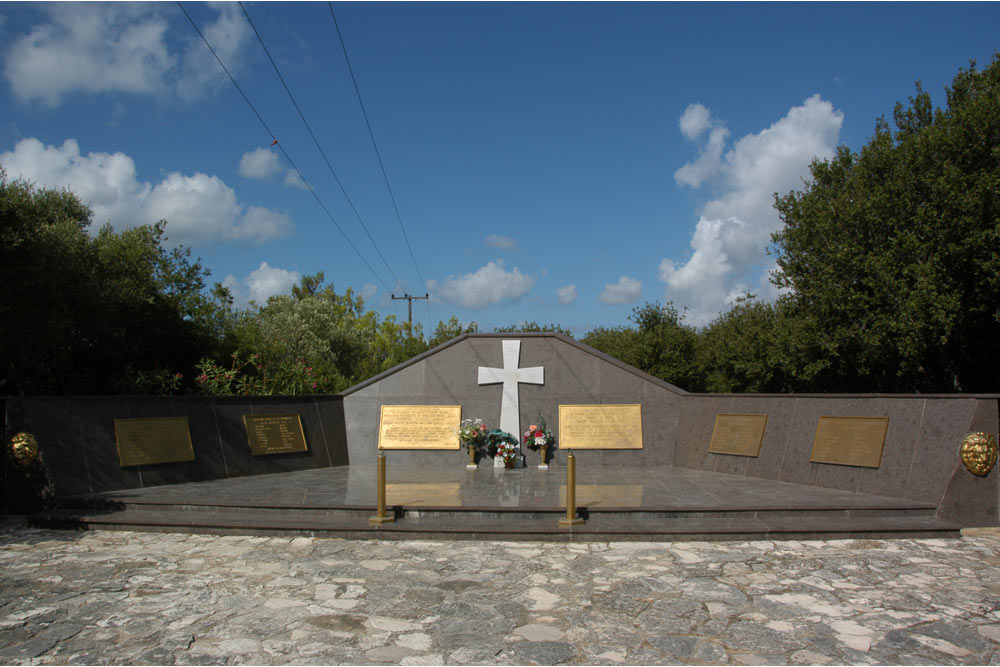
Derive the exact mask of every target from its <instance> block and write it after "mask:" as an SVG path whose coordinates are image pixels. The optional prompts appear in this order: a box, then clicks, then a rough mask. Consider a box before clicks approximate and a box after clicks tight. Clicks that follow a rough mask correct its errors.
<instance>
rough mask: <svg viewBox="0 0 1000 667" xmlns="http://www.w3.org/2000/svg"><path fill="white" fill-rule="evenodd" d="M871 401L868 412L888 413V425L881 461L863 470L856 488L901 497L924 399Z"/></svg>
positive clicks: (914, 446) (924, 402)
mask: <svg viewBox="0 0 1000 667" xmlns="http://www.w3.org/2000/svg"><path fill="white" fill-rule="evenodd" d="M871 403H872V408H871V409H872V412H873V415H872V416H883V415H884V416H888V417H889V428H888V430H887V432H886V438H885V447H884V448H883V450H882V463H881V465H880V466H879V467H878V469H866V470H864V472H863V473H862V475H861V484H860V486H858V487H857V490H858V491H861V492H862V493H874V494H878V495H882V496H893V497H896V498H902V497H904V496H905V494H906V488H907V485H908V483H909V477H910V472H911V470H912V469H913V461H914V458H915V455H916V447H917V443H918V442H919V440H920V430H921V418H922V416H923V413H924V410H925V408H926V401H921V400H913V399H891V398H877V399H874V400H873V401H872V402H871Z"/></svg>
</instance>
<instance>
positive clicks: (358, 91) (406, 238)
mask: <svg viewBox="0 0 1000 667" xmlns="http://www.w3.org/2000/svg"><path fill="white" fill-rule="evenodd" d="M326 4H327V6H328V7H329V8H330V17H331V18H332V19H333V27H334V28H336V29H337V38H338V39H339V40H340V48H341V49H342V50H343V51H344V60H345V61H346V62H347V71H348V72H350V73H351V81H352V82H353V83H354V92H355V93H356V94H357V96H358V104H359V105H360V106H361V114H362V115H363V116H364V118H365V125H366V126H367V127H368V136H369V137H371V140H372V148H374V149H375V157H377V158H378V166H379V169H381V170H382V178H383V179H384V180H385V188H386V190H388V191H389V199H390V200H392V208H393V210H394V211H395V212H396V220H398V221H399V229H400V230H401V231H402V232H403V240H404V241H406V248H407V250H409V252H410V260H411V261H412V262H413V268H414V269H416V271H417V277H418V278H420V284H421V285H422V286H423V288H424V292H427V283H425V282H424V277H423V276H422V275H421V274H420V267H419V266H417V258H416V257H414V255H413V246H411V245H410V237H409V236H407V234H406V227H404V226H403V218H402V216H401V215H400V214H399V206H398V205H397V204H396V196H395V195H394V194H393V192H392V186H391V185H389V175H388V174H387V173H386V171H385V165H384V164H383V163H382V154H381V153H380V152H379V150H378V144H377V143H376V142H375V132H374V131H372V124H371V122H370V121H369V120H368V112H367V111H366V110H365V103H364V100H362V99H361V89H360V88H359V87H358V79H357V77H355V76H354V68H353V67H351V59H350V57H348V55H347V46H346V45H345V44H344V36H343V35H342V34H341V33H340V25H339V24H338V23H337V15H336V14H335V13H334V12H333V3H332V2H330V0H327V3H326ZM430 323H431V302H430V299H428V300H427V326H428V333H429V332H430Z"/></svg>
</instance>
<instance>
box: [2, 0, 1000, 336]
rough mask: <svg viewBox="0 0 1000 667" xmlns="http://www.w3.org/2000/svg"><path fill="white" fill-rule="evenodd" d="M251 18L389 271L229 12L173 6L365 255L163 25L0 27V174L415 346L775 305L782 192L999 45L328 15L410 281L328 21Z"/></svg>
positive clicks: (548, 20)
mask: <svg viewBox="0 0 1000 667" xmlns="http://www.w3.org/2000/svg"><path fill="white" fill-rule="evenodd" d="M245 6H246V9H247V11H248V13H249V15H250V18H251V19H252V20H253V22H254V25H256V27H257V30H258V31H259V32H260V35H261V37H262V38H263V41H264V44H265V45H266V47H267V48H268V50H269V51H270V53H271V56H272V57H273V58H274V60H275V62H276V63H277V65H278V68H279V70H280V71H281V74H282V76H283V77H284V78H285V80H286V82H287V83H288V86H289V88H290V89H291V91H292V93H293V95H294V96H295V99H296V101H297V103H298V105H299V107H300V108H301V110H302V112H303V114H304V115H305V117H306V120H307V121H308V122H309V124H310V126H311V127H312V130H313V132H314V133H315V135H316V137H317V139H318V140H319V144H320V146H321V147H322V149H323V151H324V152H325V153H326V156H327V158H328V159H329V161H330V163H331V165H332V166H333V169H334V171H335V173H336V174H337V177H338V178H339V179H340V181H341V183H342V184H343V186H344V189H345V190H346V192H347V194H348V195H349V197H350V199H351V201H352V202H353V204H354V207H355V208H356V210H357V211H358V213H359V214H360V218H361V220H363V222H364V225H365V226H366V227H367V229H368V233H370V235H371V237H372V238H373V239H374V240H375V244H377V249H376V246H375V245H373V243H372V242H371V241H370V240H369V238H368V236H367V235H366V233H365V231H364V230H363V229H362V226H361V224H360V223H359V221H358V217H357V216H355V214H354V212H353V211H352V209H351V207H350V205H349V204H348V203H347V201H346V199H345V197H344V195H343V194H342V192H341V190H340V188H339V187H338V186H337V184H336V183H335V181H334V179H333V177H332V176H331V174H330V170H329V169H328V168H327V166H326V165H325V163H324V161H323V158H322V156H321V155H320V153H319V152H318V151H317V149H316V147H315V145H314V144H313V142H312V139H311V138H310V137H309V135H308V133H307V131H306V129H305V127H304V126H303V124H302V121H301V119H300V118H299V115H298V113H297V112H296V111H295V108H294V107H293V106H292V104H291V102H290V101H289V99H288V97H287V95H286V93H285V91H284V89H283V88H282V86H281V83H280V81H279V80H278V78H277V76H276V74H275V72H274V69H273V68H272V66H271V64H270V62H269V61H268V59H267V56H266V55H265V53H264V51H263V49H262V47H261V44H260V42H259V41H258V40H257V37H256V35H255V34H254V32H253V30H252V28H251V27H250V25H249V24H248V23H247V21H246V18H245V17H244V15H243V11H242V10H241V9H240V6H239V5H238V4H211V5H209V4H201V3H185V4H184V7H185V9H187V11H188V12H189V13H190V15H191V16H192V18H193V19H194V20H195V22H196V23H197V24H198V26H199V27H200V28H201V30H202V31H203V32H204V33H205V35H206V36H207V37H208V39H209V41H210V42H211V43H212V46H213V47H214V48H215V49H216V51H217V52H218V53H219V55H220V57H221V58H222V59H223V61H224V62H225V64H226V66H227V67H228V68H229V69H230V71H231V72H232V73H233V74H234V76H235V77H236V80H237V81H238V83H239V85H240V86H241V87H242V88H243V90H244V92H245V93H246V95H247V96H248V98H249V99H250V101H251V102H252V103H253V105H254V107H255V108H256V109H257V111H258V112H259V113H260V115H261V117H262V118H263V119H264V121H265V122H266V124H267V126H268V127H269V128H270V129H271V131H272V132H273V133H274V136H275V137H277V139H278V141H279V142H280V147H281V148H283V149H284V151H286V152H287V154H288V156H290V157H291V159H292V160H293V161H294V163H295V165H296V166H298V167H299V169H300V170H301V173H302V174H303V175H304V177H305V179H306V180H307V181H308V182H309V184H311V185H312V187H313V189H314V191H315V192H316V194H317V195H318V197H319V199H320V200H321V201H322V202H323V205H324V206H326V207H327V209H328V210H329V211H330V213H331V215H332V217H333V218H334V219H335V220H336V222H337V224H339V226H340V228H341V229H343V232H344V233H346V235H347V237H349V238H350V242H351V243H353V245H354V246H355V247H356V248H357V250H358V251H359V252H357V253H356V252H355V251H354V250H353V249H352V248H351V246H350V245H349V244H348V242H347V241H345V238H344V234H342V233H341V231H340V230H339V229H338V227H337V226H336V225H335V224H334V222H332V221H331V219H330V217H328V216H327V214H326V213H325V212H324V210H323V208H322V207H321V206H320V205H319V204H318V203H317V201H316V199H315V198H314V197H313V196H312V194H310V192H309V190H307V189H305V188H304V187H303V184H302V183H301V181H299V180H298V178H297V176H296V175H295V173H294V172H293V171H291V167H290V165H289V163H288V162H287V161H286V160H285V157H284V155H283V154H282V153H281V152H280V151H279V150H278V147H275V146H272V145H271V144H272V138H271V135H269V134H268V132H267V131H266V130H265V129H264V128H263V127H262V125H261V123H260V122H259V121H258V120H257V118H256V117H255V116H254V114H253V112H252V111H251V110H250V108H249V107H248V106H247V104H246V103H245V102H244V101H243V98H242V97H240V95H239V93H238V92H237V91H236V89H235V88H234V87H233V85H232V84H231V83H230V81H229V80H228V79H227V78H226V76H225V74H224V73H223V72H222V70H221V69H220V68H219V66H218V64H217V63H216V62H215V60H214V59H213V58H212V56H211V54H210V53H209V52H208V50H207V48H206V47H205V45H204V43H203V42H202V41H201V39H200V38H199V37H198V36H197V34H196V33H195V32H194V30H193V29H192V27H191V25H190V24H189V23H188V21H187V19H186V18H185V16H184V14H183V13H182V12H181V10H180V9H179V8H178V6H177V5H176V4H175V3H154V4H145V3H139V4H124V3H122V4H117V3H116V4H96V3H67V4H62V3H31V4H18V3H4V4H0V44H2V45H3V46H2V47H0V54H2V59H3V63H2V68H3V72H2V74H3V76H2V82H0V108H2V109H3V110H4V113H3V114H2V116H0V164H3V166H4V167H5V168H6V170H7V172H8V175H9V176H10V177H21V176H23V177H26V178H28V179H30V180H32V181H34V182H35V183H37V184H38V185H42V186H49V187H62V186H67V187H70V188H72V189H73V190H74V191H75V192H77V193H78V194H79V195H80V196H81V197H82V198H83V199H84V200H85V201H86V202H87V203H89V204H90V205H91V206H92V208H93V209H94V211H95V230H96V227H97V226H98V225H100V224H101V223H103V222H106V221H109V220H110V222H111V223H112V224H113V225H114V226H116V227H118V228H121V227H124V226H128V225H134V224H142V223H146V222H153V221H155V220H157V219H160V218H165V219H167V220H168V224H167V234H168V237H169V242H170V243H171V244H177V243H182V244H185V245H187V246H189V247H191V248H192V249H193V254H194V255H195V256H198V257H201V258H202V260H203V262H204V264H205V265H206V266H207V267H208V268H209V269H211V271H212V277H211V281H222V282H224V283H225V284H227V285H229V286H230V287H231V289H232V290H233V291H234V293H235V294H236V295H237V299H238V300H239V301H240V302H242V303H245V302H246V300H247V299H251V298H255V299H257V300H258V301H262V300H264V299H266V298H267V296H269V295H271V294H276V293H284V292H287V291H289V289H290V287H291V285H292V284H293V283H295V282H297V280H298V278H300V277H301V276H303V275H308V274H312V273H315V272H317V271H323V272H324V273H325V275H326V279H327V282H328V283H332V284H333V285H334V286H335V288H336V289H337V290H338V291H340V292H342V291H343V290H344V289H346V288H347V287H351V288H353V289H354V290H355V292H357V293H361V294H363V295H364V296H365V297H366V302H367V303H368V305H369V306H370V307H371V308H374V309H376V310H378V311H379V312H380V313H382V314H383V315H391V314H395V315H397V317H399V318H400V319H405V318H406V302H405V301H393V300H391V299H390V298H389V295H390V293H393V292H394V293H395V294H396V295H397V296H398V295H401V294H403V293H409V294H417V295H422V294H424V293H425V291H427V292H429V293H430V296H431V298H430V300H429V302H423V301H418V302H415V303H414V320H415V321H417V322H420V323H422V325H423V326H424V329H425V330H427V329H428V328H430V329H433V327H434V325H435V324H436V323H437V322H438V321H439V320H446V319H448V318H449V317H450V316H451V315H456V316H457V317H458V318H459V320H460V321H462V322H463V323H465V322H469V321H471V320H475V321H477V322H478V323H479V324H480V328H481V329H482V330H490V329H492V327H494V326H506V325H510V324H513V323H518V322H523V321H531V320H535V321H538V322H540V323H548V322H555V323H558V324H561V325H562V326H564V327H567V328H569V329H571V330H572V331H573V332H574V333H575V334H577V335H581V334H583V333H585V332H587V331H589V330H590V329H592V328H594V327H596V326H616V325H620V324H626V323H627V318H628V316H629V314H630V313H631V311H632V309H633V308H634V307H636V306H638V305H641V304H642V303H643V302H647V301H656V300H659V301H661V302H663V301H668V300H670V301H673V302H674V304H675V305H676V306H678V307H679V308H686V309H687V318H688V322H690V323H692V324H695V325H703V324H706V323H707V322H709V321H711V319H713V318H714V317H715V316H716V315H718V314H719V313H720V312H722V311H724V310H725V309H726V307H727V304H728V303H729V302H730V301H731V299H732V298H733V297H734V296H735V295H738V294H740V293H742V292H743V291H746V290H749V291H752V292H755V293H757V294H759V295H761V296H763V297H765V298H770V297H773V293H772V291H771V288H770V287H769V285H768V283H767V280H766V274H767V271H768V269H769V268H770V267H771V265H772V263H773V258H771V257H768V255H767V254H766V247H767V245H768V242H769V237H770V233H771V232H772V231H773V230H774V229H776V228H777V226H778V225H779V220H778V218H777V215H776V214H775V213H774V211H773V208H772V206H771V204H772V201H773V196H772V195H773V193H774V192H781V193H784V192H787V191H789V190H790V189H793V188H798V187H801V183H802V179H803V178H804V177H806V176H807V174H808V164H809V162H810V160H811V159H812V157H813V156H821V157H825V156H829V155H831V154H832V153H833V151H834V148H835V147H836V146H837V145H842V144H843V145H847V146H849V147H851V148H852V149H854V150H857V149H859V148H860V147H861V146H862V145H863V144H864V143H865V141H866V140H867V139H868V138H869V137H870V136H871V134H872V131H873V128H874V124H875V120H876V118H877V117H878V116H880V115H885V116H887V117H890V118H891V114H892V108H893V105H894V104H895V103H896V102H897V101H905V100H906V99H907V98H908V97H909V96H910V95H912V94H913V92H914V82H915V81H916V80H917V79H920V80H921V81H922V82H923V85H924V88H925V89H926V90H928V91H929V92H930V93H931V94H932V96H933V98H934V101H935V103H936V104H943V103H944V99H943V98H944V95H943V88H944V86H945V85H947V84H948V83H949V82H950V81H951V79H952V78H953V77H954V75H955V74H956V73H957V71H958V69H959V68H961V67H966V66H968V64H969V61H970V60H973V59H975V60H977V61H978V62H979V64H980V65H981V66H984V65H986V64H987V63H988V62H989V61H990V59H991V58H992V56H993V53H994V52H995V51H996V50H997V49H998V48H1000V40H998V39H997V35H998V34H1000V4H997V3H817V4H807V3H803V4H799V3H774V4H758V3H731V4H730V3H727V4H715V3H636V4H633V3H570V2H567V3H502V2H497V3H388V2H387V3H334V11H335V12H336V15H337V20H338V22H339V24H340V28H341V31H342V32H343V36H344V40H345V42H346V46H347V50H348V55H349V56H350V59H351V65H352V66H353V69H354V73H355V75H356V76H357V80H358V85H359V87H360V90H361V93H362V97H363V100H364V104H365V107H366V109H367V112H368V116H369V119H370V121H371V125H372V128H373V130H374V133H375V139H376V141H377V143H378V147H379V150H380V152H381V156H382V159H383V162H384V165H385V168H386V172H387V174H388V178H389V182H390V184H391V186H392V191H393V193H394V195H395V199H396V203H397V204H398V210H399V214H400V218H401V220H402V228H403V229H405V233H406V236H407V237H408V239H409V243H410V248H412V255H413V257H412V258H411V254H410V249H409V248H408V247H407V244H406V241H405V239H404V235H403V232H402V230H401V225H400V222H399V220H397V218H396V214H395V212H394V210H393V205H392V202H391V200H390V198H389V195H388V192H387V189H386V186H385V182H384V180H383V176H382V173H381V171H380V170H379V166H378V162H377V159H376V157H375V153H374V151H373V149H372V145H371V140H370V138H369V136H368V132H367V129H366V127H365V122H364V118H363V116H362V114H361V110H360V107H359V105H358V101H357V98H356V96H355V92H354V86H353V84H352V82H351V78H350V74H349V72H348V69H347V66H346V64H345V60H344V55H343V52H342V50H341V47H340V42H339V40H338V38H337V33H336V30H335V28H334V25H333V21H332V19H331V16H330V10H329V8H328V5H327V4H326V3H280V4H279V3H247V4H246V5H245ZM379 253H381V254H379ZM359 254H360V257H359ZM362 258H363V259H362ZM383 258H384V260H385V261H383ZM414 260H415V261H414Z"/></svg>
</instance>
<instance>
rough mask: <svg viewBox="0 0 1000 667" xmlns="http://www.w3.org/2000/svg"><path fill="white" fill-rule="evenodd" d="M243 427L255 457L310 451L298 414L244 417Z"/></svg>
mask: <svg viewBox="0 0 1000 667" xmlns="http://www.w3.org/2000/svg"><path fill="white" fill-rule="evenodd" d="M243 427H244V428H245V429H246V431H247V441H248V442H249V443H250V451H251V452H252V453H253V455H254V456H261V455H264V454H287V453H289V452H307V451H309V447H308V446H307V445H306V436H305V433H303V432H302V419H301V418H300V417H299V415H298V414H290V415H243Z"/></svg>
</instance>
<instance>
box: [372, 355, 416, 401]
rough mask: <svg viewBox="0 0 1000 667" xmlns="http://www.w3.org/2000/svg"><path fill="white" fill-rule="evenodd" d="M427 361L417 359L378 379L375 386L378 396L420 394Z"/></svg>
mask: <svg viewBox="0 0 1000 667" xmlns="http://www.w3.org/2000/svg"><path fill="white" fill-rule="evenodd" d="M427 365H428V362H427V361H426V360H425V361H418V362H417V363H415V364H413V365H412V366H408V367H406V368H404V369H402V370H400V371H399V372H397V373H393V374H392V375H390V376H389V377H387V378H383V379H382V380H380V381H379V382H378V383H377V384H376V385H375V386H376V387H377V389H378V394H379V396H399V395H404V396H422V395H423V394H424V393H425V391H424V376H425V374H426V370H427Z"/></svg>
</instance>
